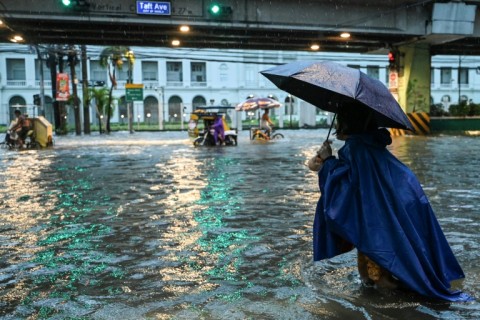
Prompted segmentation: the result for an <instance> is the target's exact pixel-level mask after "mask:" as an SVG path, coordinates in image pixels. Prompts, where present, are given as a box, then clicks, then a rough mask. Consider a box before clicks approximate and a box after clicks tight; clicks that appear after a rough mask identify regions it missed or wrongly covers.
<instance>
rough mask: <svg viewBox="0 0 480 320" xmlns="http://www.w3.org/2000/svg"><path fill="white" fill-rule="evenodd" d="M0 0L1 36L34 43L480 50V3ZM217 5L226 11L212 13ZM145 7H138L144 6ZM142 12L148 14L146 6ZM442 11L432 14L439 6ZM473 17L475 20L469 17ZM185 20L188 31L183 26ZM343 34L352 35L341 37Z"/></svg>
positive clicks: (407, 0)
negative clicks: (479, 14)
mask: <svg viewBox="0 0 480 320" xmlns="http://www.w3.org/2000/svg"><path fill="white" fill-rule="evenodd" d="M71 2H72V3H73V4H72V6H71V7H66V6H65V5H63V4H62V0H3V1H0V18H1V19H2V21H3V25H2V27H1V28H0V41H2V42H8V41H11V39H12V38H13V37H14V36H16V35H18V36H21V37H22V39H23V40H19V41H23V42H25V43H31V44H74V45H79V44H90V45H126V46H153V47H155V46H162V47H164V46H171V45H172V41H173V40H178V41H180V46H182V47H192V48H225V49H265V50H300V51H301V50H312V49H311V46H312V45H318V50H322V51H329V52H358V53H365V52H375V53H379V52H386V51H387V50H388V49H389V48H391V47H398V46H402V45H405V44H411V43H418V42H421V43H427V44H428V45H429V46H430V52H431V54H432V55H435V54H460V55H480V46H479V42H480V22H478V21H477V20H478V19H475V13H476V11H477V8H476V6H475V5H476V4H477V3H479V2H480V1H473V0H472V1H460V2H459V1H453V0H452V1H451V2H450V3H451V4H453V5H454V7H453V6H452V7H448V8H447V9H442V10H437V9H438V5H439V4H445V3H446V2H445V1H428V0H376V1H373V0H336V1H329V0H298V1H291V0H171V1H158V2H157V3H159V2H160V3H161V5H166V6H167V7H168V9H169V10H168V12H165V11H163V12H161V10H160V11H158V10H157V12H151V13H150V14H148V13H146V12H145V11H147V10H144V9H145V8H149V4H148V1H134V0H71ZM213 3H217V4H219V5H220V6H222V7H224V8H226V9H228V10H227V13H226V14H224V15H218V16H215V15H213V14H211V13H210V12H209V8H210V7H211V5H212V4H213ZM447 3H448V2H447ZM139 8H140V9H139ZM142 10H143V12H142ZM435 11H436V12H437V14H435V13H434V12H435ZM472 17H473V19H472ZM181 25H188V26H189V27H190V31H189V32H182V31H180V30H179V27H180V26H181ZM342 32H348V33H350V37H349V38H341V37H340V34H341V33H342Z"/></svg>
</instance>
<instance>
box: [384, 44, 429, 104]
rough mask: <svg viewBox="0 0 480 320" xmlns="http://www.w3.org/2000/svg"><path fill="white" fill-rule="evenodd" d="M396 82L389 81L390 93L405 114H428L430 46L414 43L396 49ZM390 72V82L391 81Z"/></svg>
mask: <svg viewBox="0 0 480 320" xmlns="http://www.w3.org/2000/svg"><path fill="white" fill-rule="evenodd" d="M395 51H396V53H397V57H396V59H397V60H398V59H399V61H397V68H396V70H397V72H398V81H397V83H396V84H395V83H392V81H390V91H391V92H392V94H393V95H394V96H396V97H397V99H398V103H399V104H400V105H401V106H402V108H403V110H404V111H405V112H406V113H412V112H426V113H429V112H430V86H431V83H430V82H431V56H430V46H429V45H428V44H426V43H416V44H411V45H405V46H400V47H397V48H396V50H395ZM392 71H393V70H390V80H392Z"/></svg>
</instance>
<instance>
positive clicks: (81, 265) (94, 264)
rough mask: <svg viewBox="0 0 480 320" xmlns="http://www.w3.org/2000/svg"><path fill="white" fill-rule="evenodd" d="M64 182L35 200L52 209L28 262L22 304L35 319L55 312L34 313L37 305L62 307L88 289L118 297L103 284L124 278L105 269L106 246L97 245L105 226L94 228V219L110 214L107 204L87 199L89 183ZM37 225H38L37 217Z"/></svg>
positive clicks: (112, 269)
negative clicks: (55, 302)
mask: <svg viewBox="0 0 480 320" xmlns="http://www.w3.org/2000/svg"><path fill="white" fill-rule="evenodd" d="M57 171H62V172H63V171H68V172H69V173H72V171H75V172H83V171H85V170H84V169H83V168H81V167H78V166H77V167H74V170H71V169H70V168H68V167H61V168H57ZM75 172H73V173H72V175H74V174H75ZM62 175H64V173H62ZM69 178H71V179H65V180H59V181H57V182H56V183H55V185H56V187H57V190H56V191H49V192H45V194H43V195H42V196H41V197H40V202H41V203H49V204H50V205H51V203H52V202H54V204H53V207H52V209H50V210H49V211H48V212H47V215H48V219H47V220H44V221H46V223H45V224H44V225H42V230H44V232H45V233H44V234H43V236H42V237H41V238H40V239H39V240H38V241H37V246H38V248H40V249H42V248H43V250H39V251H38V252H37V253H36V254H35V256H34V257H33V259H32V262H34V263H35V264H36V268H35V272H33V273H32V274H33V275H32V276H31V280H32V282H33V284H34V286H33V288H32V289H31V291H30V292H29V294H28V295H27V296H26V297H25V298H24V299H23V301H22V304H23V305H25V306H27V307H28V308H29V309H31V310H32V313H35V311H33V310H36V316H37V317H38V318H41V319H43V318H45V319H46V318H50V317H52V316H53V315H55V314H56V313H59V312H61V311H60V310H59V309H57V308H56V307H55V306H45V305H43V306H41V307H39V303H38V302H40V301H42V300H43V299H45V298H57V299H58V298H60V299H62V300H63V301H68V300H72V299H75V297H77V296H78V295H80V294H82V293H83V292H85V290H90V289H89V288H93V287H94V288H95V291H96V292H97V293H98V294H102V292H103V294H110V295H113V294H118V293H120V292H121V289H120V288H119V287H115V286H112V285H109V286H107V287H105V284H104V283H105V282H109V281H114V279H121V278H123V277H124V271H123V270H121V269H120V268H118V267H117V266H111V265H109V264H108V260H109V259H111V258H112V255H111V254H108V252H105V251H106V249H107V248H108V245H106V244H104V243H103V242H102V241H99V240H100V239H102V238H103V237H105V236H108V235H110V234H111V233H112V228H111V227H110V226H108V225H105V224H101V223H98V218H99V217H102V216H105V215H112V214H114V212H115V208H112V207H111V204H110V203H109V200H110V197H107V196H103V195H97V194H95V193H93V194H92V191H91V190H92V189H93V183H92V182H91V181H88V180H86V179H84V178H82V179H74V177H72V176H69ZM24 197H25V196H24ZM38 221H42V219H41V217H40V219H39V220H38ZM69 319H82V318H69Z"/></svg>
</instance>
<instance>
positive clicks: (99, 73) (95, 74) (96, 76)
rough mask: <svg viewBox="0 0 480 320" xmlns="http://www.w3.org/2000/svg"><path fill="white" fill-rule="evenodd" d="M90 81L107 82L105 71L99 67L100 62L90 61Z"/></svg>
mask: <svg viewBox="0 0 480 320" xmlns="http://www.w3.org/2000/svg"><path fill="white" fill-rule="evenodd" d="M90 80H92V81H105V82H107V69H106V68H103V67H102V66H101V65H100V61H98V60H91V61H90Z"/></svg>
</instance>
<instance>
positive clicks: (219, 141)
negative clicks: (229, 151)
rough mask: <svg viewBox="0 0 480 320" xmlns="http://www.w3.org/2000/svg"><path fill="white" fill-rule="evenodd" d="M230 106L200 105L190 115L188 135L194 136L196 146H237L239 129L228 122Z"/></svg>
mask: <svg viewBox="0 0 480 320" xmlns="http://www.w3.org/2000/svg"><path fill="white" fill-rule="evenodd" d="M228 109H234V107H228V106H211V107H198V108H197V109H196V110H195V111H193V112H192V113H191V115H190V121H189V123H188V135H189V136H190V137H191V138H193V139H194V140H193V145H194V146H196V147H197V146H216V145H225V146H236V145H237V130H236V129H232V128H231V127H230V125H229V124H228V122H227V118H226V112H225V111H226V110H228Z"/></svg>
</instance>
